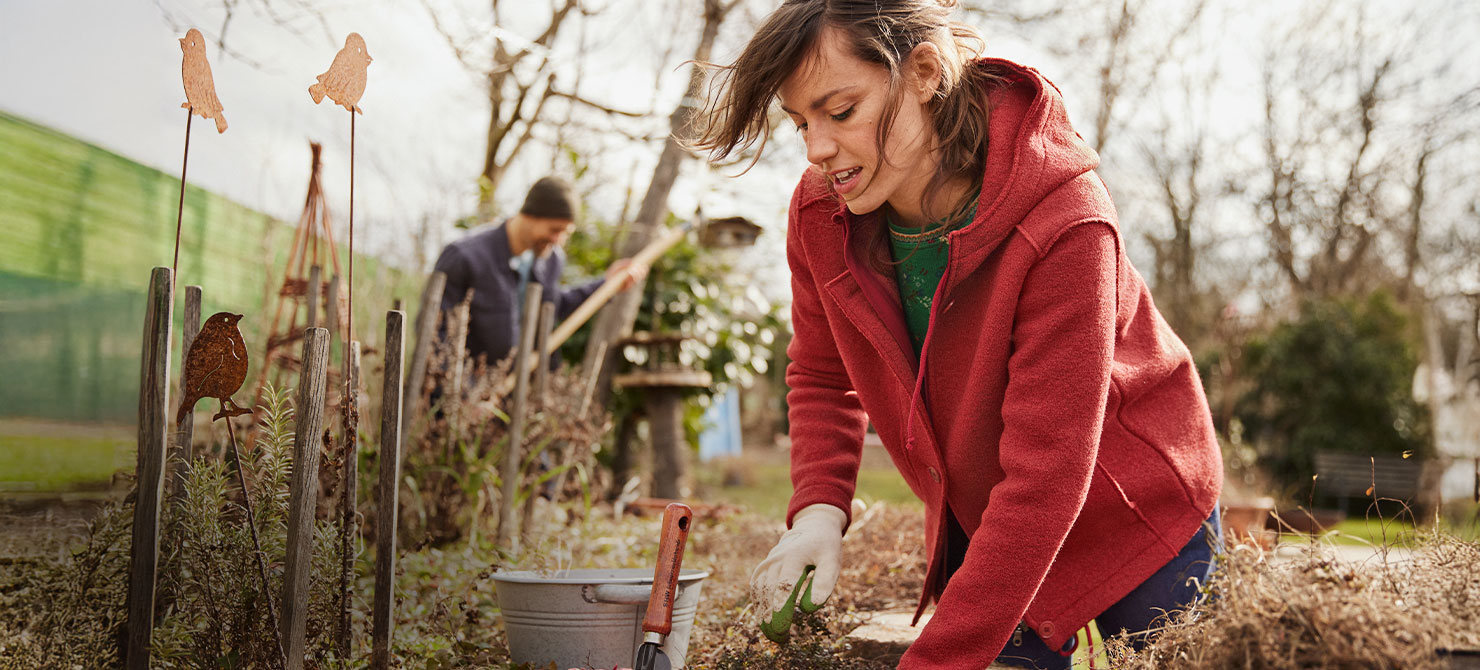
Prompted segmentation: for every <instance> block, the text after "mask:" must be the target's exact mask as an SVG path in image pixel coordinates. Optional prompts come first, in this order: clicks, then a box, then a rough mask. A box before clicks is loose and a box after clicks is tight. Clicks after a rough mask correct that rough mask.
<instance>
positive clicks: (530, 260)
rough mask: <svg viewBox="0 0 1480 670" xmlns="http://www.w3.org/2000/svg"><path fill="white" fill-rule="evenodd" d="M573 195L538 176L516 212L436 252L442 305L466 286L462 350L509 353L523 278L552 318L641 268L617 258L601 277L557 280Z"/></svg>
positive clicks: (493, 357) (519, 317)
mask: <svg viewBox="0 0 1480 670" xmlns="http://www.w3.org/2000/svg"><path fill="white" fill-rule="evenodd" d="M575 212H576V205H575V200H574V198H573V196H572V194H571V187H570V184H567V183H566V182H565V181H564V180H561V179H560V178H558V177H544V178H542V179H540V180H539V181H537V182H535V183H534V186H531V187H530V189H529V193H528V194H527V195H525V197H524V204H523V205H522V206H521V207H520V208H519V213H517V214H515V215H514V216H512V217H510V218H508V219H506V220H504V221H503V222H502V223H500V224H498V225H497V226H492V227H486V228H483V229H481V230H478V231H475V232H474V233H472V234H471V235H468V236H467V237H464V238H463V239H461V240H458V241H456V242H453V243H452V244H449V245H447V248H446V249H443V250H442V255H441V256H440V257H439V258H437V265H436V271H438V272H443V273H446V274H447V288H446V289H445V290H444V292H443V293H442V310H443V311H444V312H447V311H450V310H452V309H453V308H454V307H456V306H457V304H458V303H460V302H462V300H463V298H464V296H465V295H466V294H467V292H468V289H472V291H473V302H472V308H471V310H470V314H469V319H468V342H467V347H468V357H469V359H473V360H476V359H477V357H479V356H483V357H485V358H486V360H487V362H488V363H489V364H493V363H496V362H498V361H501V360H503V359H504V358H507V357H509V356H510V355H512V354H513V353H514V347H515V346H517V345H518V343H519V333H520V324H521V323H523V319H524V318H526V317H528V318H539V315H538V314H533V315H525V314H523V311H524V291H525V288H526V287H527V286H528V285H529V283H530V282H536V283H538V284H540V285H541V286H543V287H544V294H543V299H544V301H545V302H553V303H555V314H556V320H557V321H559V320H562V319H564V318H565V317H567V316H569V315H570V313H571V312H573V311H575V309H576V307H578V306H580V304H581V302H582V301H584V300H585V299H586V298H587V297H589V296H590V295H591V293H592V292H594V291H595V290H596V289H597V287H599V286H601V285H602V283H604V282H608V281H619V282H622V290H627V289H628V288H631V287H632V285H633V284H635V283H637V282H639V281H641V280H642V279H643V278H645V277H646V276H647V267H646V266H643V265H635V264H633V263H631V261H630V260H629V259H625V258H624V259H620V260H618V261H616V262H614V263H612V264H611V266H610V267H608V268H607V270H606V275H605V277H601V278H597V279H593V280H591V281H589V282H586V283H584V284H581V285H579V286H575V287H572V288H562V287H561V286H560V274H561V272H562V271H563V270H564V269H565V251H564V249H562V248H561V245H563V244H565V241H566V239H568V238H569V237H570V233H571V231H572V229H574V227H575Z"/></svg>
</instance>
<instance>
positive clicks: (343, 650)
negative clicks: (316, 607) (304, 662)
mask: <svg viewBox="0 0 1480 670" xmlns="http://www.w3.org/2000/svg"><path fill="white" fill-rule="evenodd" d="M345 389H346V395H345V397H344V408H345V410H344V452H343V459H344V467H343V470H344V480H343V490H344V501H343V502H344V505H343V507H342V509H341V510H340V518H339V561H340V562H339V631H338V632H339V634H338V635H337V636H336V640H337V641H338V643H339V657H340V658H341V659H346V660H347V659H349V657H350V652H351V651H353V649H352V648H351V646H350V645H351V643H352V642H353V639H352V637H351V635H350V626H349V623H350V621H349V620H350V617H349V615H350V605H351V602H350V600H351V599H350V596H351V589H352V588H354V576H355V540H357V539H359V537H360V532H359V531H360V524H359V521H358V520H357V519H356V518H355V517H356V512H357V509H356V502H358V500H359V483H360V481H359V479H360V436H359V423H360V422H359V417H358V416H356V415H357V414H358V413H359V409H358V406H359V402H358V399H359V395H360V343H359V342H350V343H349V376H348V383H346V384H345Z"/></svg>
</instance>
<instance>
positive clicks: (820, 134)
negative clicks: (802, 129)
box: [806, 129, 838, 165]
mask: <svg viewBox="0 0 1480 670" xmlns="http://www.w3.org/2000/svg"><path fill="white" fill-rule="evenodd" d="M806 142H807V162H809V163H811V164H813V165H821V164H823V163H824V162H825V161H827V159H829V158H832V157H833V156H834V155H836V154H837V153H838V143H837V142H836V141H834V140H833V138H832V135H830V134H828V133H827V132H825V131H823V130H821V129H817V130H809V131H808V132H807V137H806Z"/></svg>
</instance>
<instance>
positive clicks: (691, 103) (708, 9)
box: [586, 0, 735, 408]
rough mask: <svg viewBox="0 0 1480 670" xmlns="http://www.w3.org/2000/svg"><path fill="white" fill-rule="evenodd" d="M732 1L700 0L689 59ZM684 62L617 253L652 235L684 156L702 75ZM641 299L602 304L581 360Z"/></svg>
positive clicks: (610, 340) (626, 323) (707, 47)
mask: <svg viewBox="0 0 1480 670" xmlns="http://www.w3.org/2000/svg"><path fill="white" fill-rule="evenodd" d="M734 2H735V0H731V1H730V2H728V3H724V4H721V3H720V2H719V0H704V31H703V33H702V34H701V35H700V37H699V45H698V47H696V48H695V49H694V60H696V61H699V62H707V61H708V60H709V58H710V53H711V52H712V51H713V49H714V40H715V36H716V35H718V34H719V27H720V24H721V23H724V20H725V15H726V14H727V13H728V12H729V11H730V9H731V8H732V7H734ZM690 67H691V68H692V69H691V70H690V72H689V85H688V89H687V90H685V91H684V97H683V100H681V101H680V102H679V103H678V107H677V108H676V109H674V110H673V114H672V115H670V116H669V117H668V119H669V128H670V129H671V132H670V133H669V135H668V139H667V141H665V142H664V143H663V153H662V155H661V156H659V157H658V166H657V167H656V168H654V169H653V180H652V182H651V183H650V184H649V185H648V189H647V194H646V195H644V196H643V198H642V205H641V206H640V207H639V208H638V210H637V218H636V219H634V220H633V221H632V222H631V223H630V224H628V225H627V227H626V230H625V236H624V237H623V240H622V246H621V248H620V249H619V250H618V256H619V257H621V258H626V257H629V256H631V255H633V254H635V253H637V252H638V250H640V249H642V248H643V247H644V246H646V245H647V243H648V242H649V241H650V240H651V239H652V238H653V233H654V232H655V231H656V230H657V229H658V226H660V225H661V224H662V223H663V218H664V215H665V214H666V213H667V212H668V194H669V192H670V191H672V190H673V182H674V181H676V180H677V179H678V168H679V166H680V165H682V163H683V161H684V160H685V159H686V158H688V152H687V151H686V150H685V149H684V148H683V146H682V145H681V141H682V140H683V139H687V138H688V136H689V134H690V132H691V126H692V124H693V121H694V117H695V116H696V115H697V114H698V111H699V108H698V103H697V102H696V101H697V100H699V96H701V95H703V92H704V78H705V72H704V69H703V68H700V67H698V66H690ZM641 305H642V292H641V291H623V292H622V293H618V294H617V296H616V297H615V298H613V299H612V301H611V302H609V303H607V305H606V307H604V308H602V310H601V312H600V313H599V314H598V315H597V316H596V322H595V324H594V325H593V326H592V330H591V337H590V339H589V340H587V342H586V352H587V360H590V359H591V357H592V355H593V354H592V352H594V351H596V347H598V346H600V345H602V344H605V345H606V354H605V355H606V356H607V357H608V358H609V357H612V356H615V355H617V352H619V351H620V348H619V347H616V346H614V343H615V342H616V340H618V339H620V338H622V337H626V336H627V335H630V334H631V333H632V324H633V323H634V322H636V321H637V312H638V309H639V308H640V307H641ZM607 362H608V363H610V362H611V361H609V360H608V361H607ZM614 368H615V366H613V365H602V366H601V376H600V378H599V379H598V380H597V382H596V397H595V399H596V400H597V401H598V402H599V403H600V404H601V405H600V406H601V407H603V408H605V407H606V406H607V404H608V403H609V401H610V399H611V376H612V371H613V369H614Z"/></svg>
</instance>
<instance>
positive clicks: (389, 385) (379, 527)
mask: <svg viewBox="0 0 1480 670" xmlns="http://www.w3.org/2000/svg"><path fill="white" fill-rule="evenodd" d="M439 274H440V273H439ZM405 328H406V313H405V312H402V311H400V310H393V311H390V312H387V313H386V315H385V377H384V383H383V384H382V385H381V397H380V454H379V458H378V459H377V462H378V464H379V467H380V479H379V482H378V491H377V492H376V494H375V604H374V607H373V613H372V615H371V616H372V619H371V623H370V626H371V629H370V637H371V647H370V668H371V670H387V669H388V668H390V659H391V626H392V623H393V622H394V621H395V618H394V617H393V616H392V614H393V609H394V607H395V604H396V521H397V518H398V515H399V512H400V504H399V502H398V500H399V496H398V493H399V491H398V489H399V486H400V482H401V394H402V389H401V359H402V357H403V355H404V354H405V348H406V345H405V332H404V331H405Z"/></svg>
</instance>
